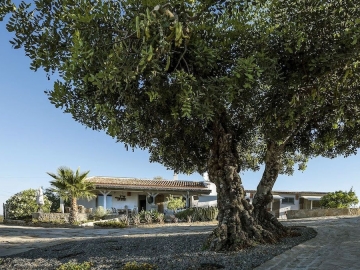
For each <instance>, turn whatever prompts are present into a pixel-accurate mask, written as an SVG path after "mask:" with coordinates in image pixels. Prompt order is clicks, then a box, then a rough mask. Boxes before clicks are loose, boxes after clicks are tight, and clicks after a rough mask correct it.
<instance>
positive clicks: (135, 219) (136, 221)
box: [132, 213, 141, 225]
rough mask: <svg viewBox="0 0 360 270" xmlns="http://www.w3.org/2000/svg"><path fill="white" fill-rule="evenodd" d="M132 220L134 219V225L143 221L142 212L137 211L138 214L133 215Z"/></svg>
mask: <svg viewBox="0 0 360 270" xmlns="http://www.w3.org/2000/svg"><path fill="white" fill-rule="evenodd" d="M132 221H133V224H134V225H139V224H140V221H141V217H140V214H139V213H137V214H134V215H132Z"/></svg>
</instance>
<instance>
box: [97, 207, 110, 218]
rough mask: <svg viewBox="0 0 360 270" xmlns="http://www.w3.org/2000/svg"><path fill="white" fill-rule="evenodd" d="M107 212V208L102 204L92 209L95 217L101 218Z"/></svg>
mask: <svg viewBox="0 0 360 270" xmlns="http://www.w3.org/2000/svg"><path fill="white" fill-rule="evenodd" d="M107 214H108V212H107V210H106V209H105V208H104V207H102V206H98V207H96V209H95V211H94V217H96V218H103V217H105V216H106V215H107Z"/></svg>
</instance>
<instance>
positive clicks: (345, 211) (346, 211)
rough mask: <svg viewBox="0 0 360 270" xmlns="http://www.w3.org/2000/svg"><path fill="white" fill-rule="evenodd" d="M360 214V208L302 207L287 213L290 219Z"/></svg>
mask: <svg viewBox="0 0 360 270" xmlns="http://www.w3.org/2000/svg"><path fill="white" fill-rule="evenodd" d="M352 215H360V209H359V208H330V209H300V210H289V211H287V213H286V216H287V218H288V219H296V218H309V217H325V216H352Z"/></svg>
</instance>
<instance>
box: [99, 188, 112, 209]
mask: <svg viewBox="0 0 360 270" xmlns="http://www.w3.org/2000/svg"><path fill="white" fill-rule="evenodd" d="M100 193H101V194H102V195H104V209H105V210H106V195H108V194H109V193H110V191H108V192H106V191H101V190H100Z"/></svg>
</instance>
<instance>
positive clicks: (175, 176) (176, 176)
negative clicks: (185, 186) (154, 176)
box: [174, 172, 179, 181]
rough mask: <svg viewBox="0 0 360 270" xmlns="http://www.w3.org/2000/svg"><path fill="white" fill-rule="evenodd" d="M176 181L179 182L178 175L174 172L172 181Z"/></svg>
mask: <svg viewBox="0 0 360 270" xmlns="http://www.w3.org/2000/svg"><path fill="white" fill-rule="evenodd" d="M177 180H179V179H178V174H177V173H176V172H174V181H177Z"/></svg>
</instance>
